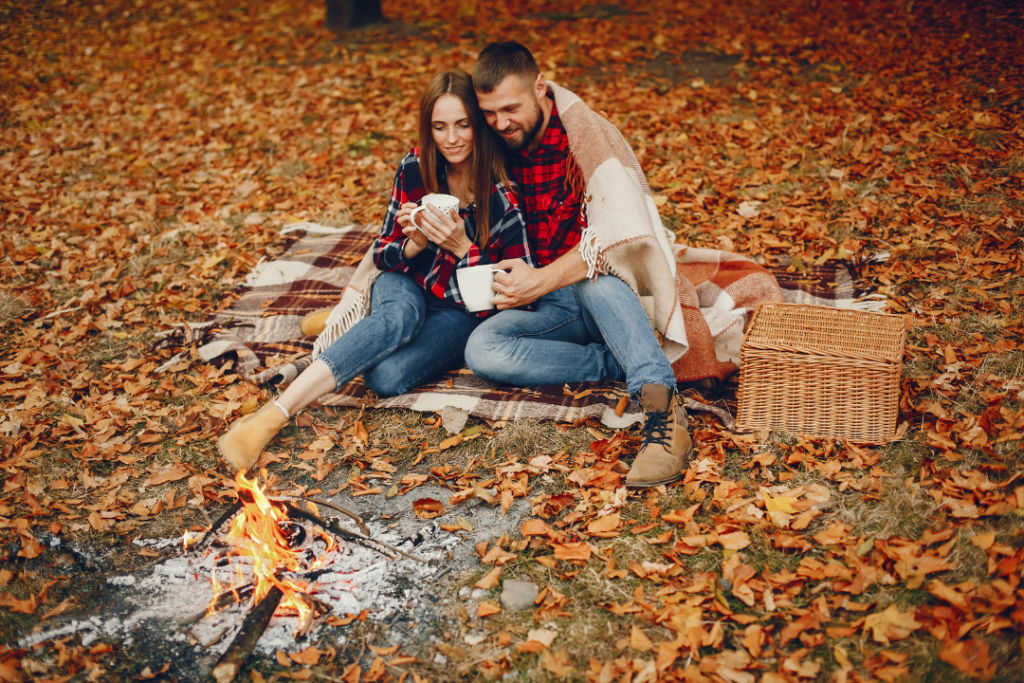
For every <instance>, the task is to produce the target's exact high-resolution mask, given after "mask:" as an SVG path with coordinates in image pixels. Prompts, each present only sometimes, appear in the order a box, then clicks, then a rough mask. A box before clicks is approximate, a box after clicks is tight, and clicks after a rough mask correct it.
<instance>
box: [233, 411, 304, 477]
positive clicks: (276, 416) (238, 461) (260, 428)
mask: <svg viewBox="0 0 1024 683" xmlns="http://www.w3.org/2000/svg"><path fill="white" fill-rule="evenodd" d="M288 419H289V418H287V417H285V414H284V411H282V410H281V409H280V408H278V407H277V405H275V404H274V402H273V401H270V402H269V403H267V404H265V405H264V406H263V407H262V408H260V409H259V410H257V411H256V412H255V413H250V414H249V415H245V416H244V417H240V418H239V419H237V420H235V424H233V425H231V429H229V430H228V431H227V432H225V433H224V434H223V435H221V437H220V438H219V439H217V451H218V452H220V454H221V456H222V457H223V458H224V459H225V460H226V461H227V462H228V464H229V465H231V466H232V467H234V468H235V469H236V470H248V469H250V468H252V467H253V466H255V465H256V461H257V460H259V459H260V454H261V453H263V449H264V448H266V447H267V444H268V443H270V440H271V439H273V438H274V435H275V434H277V433H278V432H279V431H281V428H282V427H284V426H285V425H286V424H288Z"/></svg>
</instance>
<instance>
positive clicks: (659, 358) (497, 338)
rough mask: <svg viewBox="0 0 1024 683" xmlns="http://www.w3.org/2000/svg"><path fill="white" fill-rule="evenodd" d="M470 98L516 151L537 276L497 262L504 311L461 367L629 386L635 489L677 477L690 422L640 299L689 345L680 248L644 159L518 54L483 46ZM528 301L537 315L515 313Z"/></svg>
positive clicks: (485, 327) (503, 376)
mask: <svg viewBox="0 0 1024 683" xmlns="http://www.w3.org/2000/svg"><path fill="white" fill-rule="evenodd" d="M473 87H474V89H475V90H476V94H477V98H478V100H479V102H480V108H481V109H482V110H483V112H484V114H485V116H486V118H487V122H488V123H489V124H490V126H491V127H492V128H493V129H494V130H495V131H496V132H497V133H498V134H499V135H500V136H501V139H502V140H503V141H504V143H505V146H506V147H507V149H508V152H509V155H508V156H509V162H510V167H511V172H512V176H513V178H514V180H515V181H516V183H517V184H518V185H519V191H520V193H521V194H522V196H523V202H524V208H525V213H526V222H527V229H528V231H529V234H530V238H531V241H532V244H531V246H532V247H533V251H534V255H535V257H536V262H537V264H538V266H539V267H537V268H532V267H530V266H529V265H527V264H525V263H523V262H522V261H518V260H510V261H503V262H501V263H499V264H497V267H499V268H503V269H505V270H507V271H508V272H507V273H498V274H496V275H495V284H494V290H495V292H496V294H495V296H494V303H495V305H496V306H497V308H499V309H501V312H500V313H498V314H497V315H495V316H493V317H492V318H491V319H490V320H488V321H486V322H484V323H483V324H482V325H480V327H478V328H477V329H476V330H475V331H474V333H473V334H472V336H471V337H470V340H469V344H468V345H467V347H466V362H467V363H468V364H469V366H470V368H471V369H472V370H473V372H474V373H475V374H477V375H480V376H482V377H486V378H488V379H492V380H495V381H501V382H506V383H509V384H517V385H539V384H562V383H564V382H579V381H602V380H618V381H623V380H624V381H625V382H626V384H627V387H628V388H629V391H630V393H631V394H632V395H633V396H634V397H635V398H638V399H639V400H640V402H641V404H642V405H643V408H644V413H645V418H646V422H645V425H644V431H643V441H642V444H641V448H640V451H639V453H638V455H637V458H636V460H635V461H634V463H633V466H632V468H631V469H630V472H629V474H628V475H627V478H626V485H627V486H632V487H649V486H657V485H660V484H665V483H669V482H672V481H675V480H677V479H679V478H680V477H681V476H682V471H683V469H684V467H685V465H686V460H687V458H688V456H689V454H690V451H691V441H690V435H689V433H688V429H687V418H686V412H685V411H684V409H683V408H682V406H680V405H678V403H677V401H676V396H675V388H676V380H675V376H674V374H673V371H672V366H671V364H670V362H669V360H668V358H667V357H666V355H665V353H664V352H663V350H662V348H661V345H660V344H659V341H658V338H657V337H656V336H655V333H654V330H653V329H652V328H651V321H649V320H648V315H647V313H645V310H644V306H643V304H642V303H641V300H640V295H641V294H645V295H653V299H654V309H655V310H654V322H655V323H656V324H657V325H658V328H659V331H661V332H662V334H663V335H664V336H665V337H666V340H667V342H668V343H676V344H677V346H676V347H675V348H677V349H678V348H680V346H679V345H682V347H685V345H686V336H685V331H684V330H683V326H682V316H681V315H679V314H678V313H679V302H678V300H677V297H676V294H675V284H674V273H675V271H674V268H675V264H674V260H673V256H672V251H671V248H670V247H669V244H668V239H667V237H666V234H665V233H666V231H665V229H664V228H663V227H662V225H661V221H660V219H659V218H658V215H657V210H656V209H655V207H654V203H653V198H652V197H651V196H650V190H649V188H648V186H647V183H646V180H645V179H644V177H643V172H642V170H640V166H639V164H638V163H637V161H636V158H635V156H634V155H633V153H632V151H631V150H630V149H629V146H628V144H627V143H626V142H625V140H623V139H622V136H621V134H619V132H618V131H617V130H616V129H615V128H614V126H612V125H611V124H610V123H609V122H608V121H607V120H605V119H604V118H602V117H600V116H599V115H597V114H595V113H594V112H593V111H591V110H590V109H589V108H587V107H586V105H585V104H583V103H582V101H580V100H579V98H578V97H576V96H575V95H573V94H572V93H570V92H569V91H567V90H565V89H563V88H559V87H558V86H556V85H555V84H553V83H548V82H547V81H546V80H545V78H544V75H543V74H542V73H540V69H539V68H538V66H537V62H536V60H535V59H534V58H533V55H532V54H531V53H530V51H529V50H527V49H526V48H525V47H523V46H522V45H520V44H519V43H515V42H507V43H493V44H491V45H489V46H487V48H485V49H484V50H483V52H481V53H480V56H479V57H478V59H477V61H476V64H475V65H474V67H473ZM612 272H614V273H616V274H615V275H612V274H610V273H612ZM526 304H533V306H532V309H533V310H519V309H517V307H520V306H524V305H526Z"/></svg>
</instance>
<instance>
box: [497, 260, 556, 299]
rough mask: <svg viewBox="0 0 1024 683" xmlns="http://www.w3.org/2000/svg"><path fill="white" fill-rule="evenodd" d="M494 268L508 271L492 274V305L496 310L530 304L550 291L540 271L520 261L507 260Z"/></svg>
mask: <svg viewBox="0 0 1024 683" xmlns="http://www.w3.org/2000/svg"><path fill="white" fill-rule="evenodd" d="M494 267H495V268H500V269H501V270H502V271H505V270H507V271H509V272H507V273H505V272H501V273H495V274H494V291H495V292H496V293H495V295H494V305H495V306H496V307H497V308H498V310H505V309H506V308H518V307H519V306H525V305H526V304H532V303H533V302H534V301H536V300H537V299H539V298H541V297H542V296H544V295H545V294H547V293H548V292H550V291H551V290H549V289H547V286H546V283H545V280H546V278H545V277H544V275H543V274H542V273H541V269H539V268H533V267H531V266H529V265H527V263H526V262H525V261H523V260H522V259H509V260H507V261H502V262H501V263H498V264H495V266H494Z"/></svg>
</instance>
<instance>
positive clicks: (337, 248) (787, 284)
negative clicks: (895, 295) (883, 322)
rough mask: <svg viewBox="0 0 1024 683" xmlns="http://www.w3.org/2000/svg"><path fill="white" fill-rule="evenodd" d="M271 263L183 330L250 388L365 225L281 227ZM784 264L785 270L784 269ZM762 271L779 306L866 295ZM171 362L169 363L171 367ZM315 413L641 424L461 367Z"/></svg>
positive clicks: (615, 408)
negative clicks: (230, 365) (775, 286)
mask: <svg viewBox="0 0 1024 683" xmlns="http://www.w3.org/2000/svg"><path fill="white" fill-rule="evenodd" d="M282 233H283V234H286V235H288V238H287V240H286V241H285V242H284V244H283V245H282V246H281V248H282V249H283V252H284V253H282V254H281V256H279V257H278V258H276V259H273V260H269V261H261V262H260V263H259V264H257V266H256V267H255V268H254V269H253V270H252V272H251V273H249V275H248V277H247V278H246V280H245V282H244V283H243V285H242V286H241V287H240V289H239V293H240V296H239V298H238V299H237V300H236V301H235V302H234V303H233V304H232V305H231V306H230V307H229V308H227V309H225V310H223V311H220V312H217V313H215V314H213V316H212V317H211V318H210V319H209V320H207V321H205V322H204V323H200V324H192V323H190V324H188V326H189V328H190V330H191V334H192V335H193V337H194V339H195V342H196V345H197V347H198V352H199V355H200V356H201V357H202V358H203V359H204V360H206V361H216V360H217V359H226V358H229V357H230V356H234V357H235V359H236V365H235V369H236V371H237V372H238V374H239V376H240V377H241V378H242V379H245V380H250V381H253V382H256V383H258V384H275V383H288V382H290V381H291V380H292V379H294V378H295V377H296V376H297V375H298V373H300V372H302V370H303V369H304V368H305V367H306V366H307V365H308V363H309V353H310V351H311V350H312V348H313V343H314V341H315V340H316V337H314V336H308V337H307V336H303V335H302V332H301V330H300V322H301V320H302V318H303V316H305V315H306V314H307V313H310V312H312V311H315V310H318V309H320V308H325V307H328V306H332V305H334V304H335V303H336V302H337V301H338V300H339V298H340V297H341V293H342V291H343V290H344V287H345V285H346V283H347V282H348V281H349V279H350V278H351V276H352V273H353V272H355V269H356V267H357V266H358V265H359V262H360V260H361V259H362V258H363V255H364V254H365V253H366V250H367V249H369V247H370V244H371V243H372V242H373V239H374V238H375V237H376V235H377V228H376V227H375V226H368V225H360V226H348V227H346V228H329V227H325V226H320V225H316V224H311V223H299V224H294V225H291V226H288V227H287V228H285V230H283V231H282ZM785 265H788V263H787V264H785ZM785 265H783V266H776V267H771V266H769V267H768V270H769V272H771V273H772V274H774V275H775V276H776V278H778V279H779V283H780V285H781V286H782V288H783V294H784V296H785V299H786V301H790V302H800V303H814V304H817V305H825V306H837V307H851V306H853V305H854V304H855V303H857V304H861V302H856V300H857V299H858V298H860V297H862V296H863V295H864V294H865V293H866V292H865V291H864V289H863V288H862V287H859V286H858V285H857V283H856V282H855V279H854V278H853V277H851V275H850V272H849V270H848V269H846V268H844V267H843V266H841V265H830V266H823V267H816V268H813V267H812V268H805V269H804V270H803V271H799V272H796V273H795V274H794V273H790V272H788V269H787V268H786V267H785ZM173 362H174V359H172V361H170V362H169V363H173ZM320 403H321V404H323V405H333V406H343V407H357V406H360V405H372V406H373V407H377V408H405V409H410V410H418V411H424V412H434V411H440V410H442V409H443V408H445V407H448V406H453V407H456V408H461V409H463V410H466V411H467V412H468V413H469V414H470V415H472V416H474V417H478V418H482V419H487V420H508V421H520V420H528V419H533V420H553V421H556V422H569V423H573V422H579V421H581V420H586V419H588V418H596V419H597V420H599V421H601V422H602V423H604V424H605V425H607V426H609V427H612V428H615V429H621V428H623V427H626V426H628V425H629V424H632V423H634V422H640V421H642V420H643V412H642V409H641V407H640V406H639V405H638V404H636V403H635V402H630V401H629V394H628V392H627V390H626V386H625V384H624V383H621V382H602V383H597V382H591V383H585V382H581V383H577V384H574V385H572V386H565V387H563V386H541V387H513V386H507V385H495V384H494V383H491V382H489V381H486V380H483V379H481V378H479V377H476V376H475V375H473V373H472V372H471V371H470V370H468V369H466V368H462V369H460V370H453V371H451V372H449V373H447V374H445V375H442V376H440V377H438V378H437V379H436V380H434V381H431V382H428V383H426V384H424V385H422V386H420V387H417V388H416V389H414V390H412V391H410V392H409V393H406V394H403V395H401V396H394V397H391V398H386V399H379V400H377V399H376V398H375V397H374V396H373V395H372V392H370V391H369V390H368V389H367V388H366V385H365V384H363V382H362V379H361V378H356V379H354V380H353V381H351V382H349V383H348V384H347V385H345V386H343V387H341V388H339V389H338V390H337V391H336V392H335V393H333V394H330V395H328V396H325V397H323V398H321V399H320ZM687 405H688V407H691V408H696V409H709V410H710V412H714V413H717V414H719V415H720V417H722V418H723V420H725V421H726V422H731V419H730V418H729V415H728V413H727V412H725V411H722V410H721V409H718V410H714V409H711V408H708V407H707V406H706V405H704V404H698V403H696V402H694V401H693V400H692V399H691V400H690V401H688V402H687Z"/></svg>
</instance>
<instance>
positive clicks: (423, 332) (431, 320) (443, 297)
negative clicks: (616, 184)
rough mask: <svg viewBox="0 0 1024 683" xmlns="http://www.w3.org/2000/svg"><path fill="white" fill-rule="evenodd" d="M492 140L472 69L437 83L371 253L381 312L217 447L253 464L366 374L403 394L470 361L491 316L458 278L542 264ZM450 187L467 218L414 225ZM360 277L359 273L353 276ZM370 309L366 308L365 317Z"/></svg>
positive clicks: (425, 101) (329, 334)
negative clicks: (428, 200)
mask: <svg viewBox="0 0 1024 683" xmlns="http://www.w3.org/2000/svg"><path fill="white" fill-rule="evenodd" d="M492 136H493V133H492V131H491V129H490V127H489V126H488V125H487V123H486V121H485V120H484V117H483V114H482V113H481V111H480V108H479V106H478V105H477V101H476V94H475V93H474V92H473V84H472V81H471V80H470V76H469V74H467V73H466V72H464V71H459V70H455V71H447V72H444V73H441V74H438V75H437V76H435V77H434V79H433V80H432V81H431V82H430V85H429V86H428V87H427V89H426V91H425V92H424V93H423V96H422V98H421V100H420V130H419V147H418V148H416V149H414V150H413V151H412V152H410V153H409V154H408V155H406V157H405V159H403V160H402V163H401V165H400V166H399V168H398V172H397V174H396V175H395V183H394V189H393V190H392V193H391V201H390V203H389V204H388V212H387V215H386V216H385V218H384V225H383V227H382V228H381V232H380V235H379V236H378V237H377V239H376V240H375V241H374V244H373V247H372V249H371V253H372V263H370V261H369V258H370V257H369V255H368V256H367V258H366V259H364V263H363V265H361V266H360V270H363V269H364V267H365V268H366V269H367V270H368V271H373V272H372V273H371V274H369V275H368V279H367V283H370V282H372V290H370V291H371V295H370V302H369V303H370V310H371V312H370V314H369V315H368V316H367V317H364V318H361V319H359V320H358V321H357V322H354V324H352V322H353V321H352V312H349V313H346V314H345V315H344V316H342V317H343V318H344V321H343V324H342V322H339V323H338V324H336V325H334V326H329V327H328V329H327V330H325V331H324V332H323V333H322V334H321V336H320V339H318V345H317V348H316V349H315V351H318V350H319V348H320V347H322V346H324V344H323V342H324V339H325V338H327V339H330V340H331V343H330V345H329V346H326V348H325V350H324V351H323V352H322V353H320V354H319V355H318V356H317V358H316V359H315V360H314V361H313V362H312V363H311V364H310V366H309V367H308V368H307V369H306V370H305V371H304V372H303V373H302V374H301V375H299V376H298V377H297V378H296V379H295V381H294V382H292V384H291V385H289V386H288V388H287V389H285V391H284V392H283V393H282V394H281V395H280V396H279V397H278V398H277V400H276V401H271V402H269V403H267V404H266V405H264V406H263V407H262V408H261V409H260V410H259V411H257V412H256V413H253V414H251V415H247V416H245V417H243V418H241V419H239V420H237V421H236V422H235V423H234V425H232V427H231V429H230V430H228V432H227V433H226V434H224V435H223V436H221V438H220V439H219V440H218V441H217V448H218V450H219V451H220V453H221V455H222V456H223V457H224V458H225V460H227V461H228V463H230V464H231V465H232V466H233V467H235V468H236V469H240V470H247V469H250V468H251V467H253V466H254V465H255V464H256V461H257V460H258V459H259V456H260V453H262V452H263V449H264V448H265V447H266V445H267V443H269V442H270V440H271V439H272V438H273V437H274V435H275V434H277V432H278V431H280V429H281V428H282V427H284V426H285V425H286V424H287V423H288V421H289V419H291V416H293V415H295V414H297V413H298V412H299V411H300V410H302V409H303V408H305V407H306V406H307V405H309V404H310V403H312V402H313V401H314V400H316V399H318V398H320V397H321V396H323V395H325V394H328V393H330V392H332V391H334V390H335V389H336V388H337V387H339V386H342V385H344V384H346V383H348V382H349V381H350V380H352V379H353V378H354V377H356V376H358V375H360V374H362V375H363V380H364V381H365V382H366V385H367V386H368V387H369V388H370V389H372V390H373V391H375V392H376V393H377V394H378V395H380V396H394V395H397V394H401V393H405V392H406V391H408V390H409V389H411V388H412V387H415V386H417V385H419V384H421V383H422V382H424V381H425V380H427V379H429V378H431V377H433V376H435V375H437V374H439V373H441V372H444V371H446V370H448V369H450V368H452V367H455V366H458V365H461V364H462V362H463V355H462V354H463V351H464V349H465V347H466V340H467V339H468V338H469V335H470V333H471V332H472V331H473V330H474V329H475V328H476V326H477V324H478V323H479V322H480V321H482V320H483V319H484V317H486V316H487V314H488V313H490V312H491V311H483V312H481V313H475V314H474V313H469V312H468V311H467V310H466V308H465V305H464V304H463V302H462V295H461V293H460V292H459V288H458V284H457V282H456V278H455V271H456V270H457V269H459V268H465V267H469V266H474V265H482V264H487V263H498V262H499V261H501V260H503V259H514V258H521V259H523V260H525V261H526V262H527V263H530V265H533V259H532V255H531V254H530V251H529V246H528V242H527V236H526V225H525V222H524V220H523V216H522V213H521V212H520V210H519V205H518V202H517V200H516V198H515V196H514V195H513V194H512V193H511V192H510V189H509V188H510V187H511V184H510V182H509V181H508V178H507V176H506V174H505V166H504V159H503V157H502V156H501V151H500V147H499V144H498V142H497V140H496V139H495V138H494V137H492ZM438 192H440V193H445V194H451V195H454V196H455V197H458V199H459V210H458V212H456V211H455V210H452V211H451V213H449V214H448V215H445V214H443V213H442V212H440V211H438V210H437V209H436V208H435V207H433V206H428V207H427V208H426V209H425V210H424V211H421V212H419V214H418V215H417V216H416V225H414V224H413V222H412V220H411V218H410V214H411V213H412V211H413V209H415V208H416V207H417V204H416V202H418V201H419V200H420V199H421V198H422V197H423V196H424V195H426V194H432V193H438ZM374 266H376V268H374ZM381 271H382V272H381ZM373 275H377V277H376V279H372V278H373ZM357 277H360V273H359V272H358V271H357V273H356V274H355V275H354V276H353V281H355V280H356V278H357ZM349 287H350V288H352V283H351V282H350V284H349ZM363 291H366V290H365V289H364V290H363ZM344 301H345V299H344V298H343V300H342V302H343V303H344ZM362 310H363V308H362V306H361V305H358V306H356V307H355V309H354V312H356V313H358V315H357V316H355V317H358V316H359V315H361V314H362ZM332 317H334V316H332ZM349 325H350V326H349ZM341 332H343V334H341ZM338 334H340V335H341V336H337V335H338ZM335 337H336V339H335ZM314 355H316V353H314Z"/></svg>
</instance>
